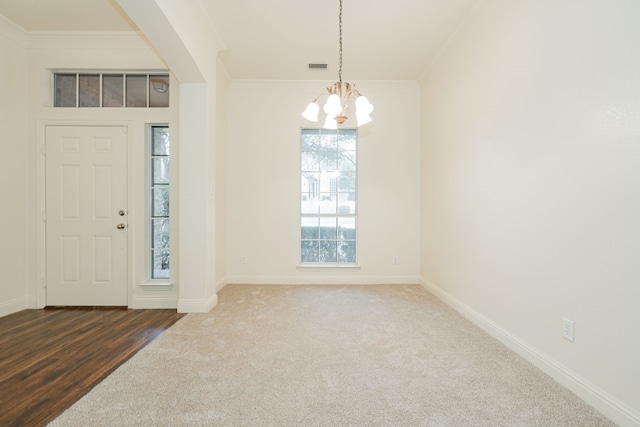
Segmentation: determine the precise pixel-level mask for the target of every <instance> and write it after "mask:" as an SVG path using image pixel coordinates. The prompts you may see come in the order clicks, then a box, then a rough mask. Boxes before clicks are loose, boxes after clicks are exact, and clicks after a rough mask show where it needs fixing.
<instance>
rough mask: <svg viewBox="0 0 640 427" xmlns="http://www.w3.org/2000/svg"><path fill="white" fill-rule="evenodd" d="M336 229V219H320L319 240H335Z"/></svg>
mask: <svg viewBox="0 0 640 427" xmlns="http://www.w3.org/2000/svg"><path fill="white" fill-rule="evenodd" d="M337 237H338V228H337V221H336V218H320V239H321V240H336V239H337Z"/></svg>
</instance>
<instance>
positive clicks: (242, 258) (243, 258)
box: [240, 255, 247, 264]
mask: <svg viewBox="0 0 640 427" xmlns="http://www.w3.org/2000/svg"><path fill="white" fill-rule="evenodd" d="M246 263H247V257H246V256H244V255H242V256H241V257H240V264H246Z"/></svg>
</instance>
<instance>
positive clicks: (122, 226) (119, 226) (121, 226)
mask: <svg viewBox="0 0 640 427" xmlns="http://www.w3.org/2000/svg"><path fill="white" fill-rule="evenodd" d="M124 227H125V225H124V224H118V225H116V228H117V229H118V230H122V229H123V228H124Z"/></svg>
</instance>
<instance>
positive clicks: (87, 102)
mask: <svg viewBox="0 0 640 427" xmlns="http://www.w3.org/2000/svg"><path fill="white" fill-rule="evenodd" d="M79 87H80V107H99V106H100V74H80V80H79Z"/></svg>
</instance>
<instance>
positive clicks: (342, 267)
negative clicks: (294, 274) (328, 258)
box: [296, 263, 360, 271]
mask: <svg viewBox="0 0 640 427" xmlns="http://www.w3.org/2000/svg"><path fill="white" fill-rule="evenodd" d="M296 268H297V269H298V270H318V271H319V270H333V269H335V270H360V266H359V265H358V264H329V263H327V264H298V266H297V267H296Z"/></svg>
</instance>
